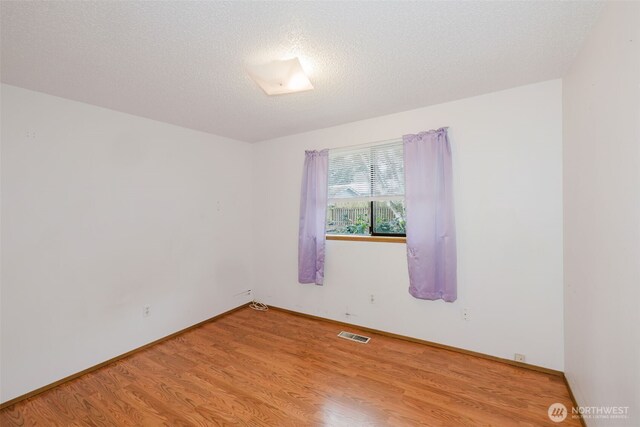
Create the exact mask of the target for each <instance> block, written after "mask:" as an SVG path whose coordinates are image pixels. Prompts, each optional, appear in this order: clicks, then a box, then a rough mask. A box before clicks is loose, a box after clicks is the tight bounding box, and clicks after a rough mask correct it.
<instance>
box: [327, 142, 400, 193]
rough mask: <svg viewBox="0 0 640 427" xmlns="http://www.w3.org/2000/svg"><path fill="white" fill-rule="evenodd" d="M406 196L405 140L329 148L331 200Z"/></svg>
mask: <svg viewBox="0 0 640 427" xmlns="http://www.w3.org/2000/svg"><path fill="white" fill-rule="evenodd" d="M403 196H404V160H403V146H402V140H397V141H393V142H389V143H384V144H379V145H372V146H367V147H353V148H344V149H336V150H330V151H329V201H336V200H345V199H349V200H352V201H364V200H367V201H368V200H391V199H398V198H402V197H403Z"/></svg>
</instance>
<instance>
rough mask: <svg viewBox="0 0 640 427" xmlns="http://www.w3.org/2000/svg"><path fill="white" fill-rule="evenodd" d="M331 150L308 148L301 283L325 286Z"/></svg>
mask: <svg viewBox="0 0 640 427" xmlns="http://www.w3.org/2000/svg"><path fill="white" fill-rule="evenodd" d="M328 171H329V152H328V151H327V150H322V151H306V152H305V159H304V171H303V172H302V191H301V196H300V229H299V233H298V282H300V283H315V284H316V285H322V282H323V280H324V243H325V231H326V230H325V229H326V216H327V187H328V182H327V180H328Z"/></svg>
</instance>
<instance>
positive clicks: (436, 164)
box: [402, 128, 457, 302]
mask: <svg viewBox="0 0 640 427" xmlns="http://www.w3.org/2000/svg"><path fill="white" fill-rule="evenodd" d="M402 139H403V141H404V173H405V203H406V210H407V260H408V263H409V283H410V286H409V293H410V294H411V295H413V296H414V297H416V298H421V299H428V300H436V299H443V300H445V301H448V302H453V301H455V300H456V297H457V292H456V287H457V286H456V233H455V224H454V217H453V188H452V181H453V180H452V173H451V146H450V145H449V137H448V136H447V128H441V129H438V130H431V131H428V132H421V133H419V134H417V135H405V136H403V137H402Z"/></svg>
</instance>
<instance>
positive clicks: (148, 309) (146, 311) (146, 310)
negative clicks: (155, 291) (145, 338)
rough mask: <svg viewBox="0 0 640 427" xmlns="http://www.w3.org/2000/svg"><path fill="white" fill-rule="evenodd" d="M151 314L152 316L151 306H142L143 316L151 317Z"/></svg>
mask: <svg viewBox="0 0 640 427" xmlns="http://www.w3.org/2000/svg"><path fill="white" fill-rule="evenodd" d="M149 316H151V306H150V305H145V306H144V307H142V317H149Z"/></svg>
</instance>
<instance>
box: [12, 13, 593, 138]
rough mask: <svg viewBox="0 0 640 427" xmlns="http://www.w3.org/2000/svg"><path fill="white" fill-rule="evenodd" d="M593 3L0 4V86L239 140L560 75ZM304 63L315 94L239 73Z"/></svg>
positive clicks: (580, 37) (589, 21)
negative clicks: (295, 60)
mask: <svg viewBox="0 0 640 427" xmlns="http://www.w3.org/2000/svg"><path fill="white" fill-rule="evenodd" d="M601 8H602V4H600V3H593V2H582V1H581V2H560V1H558V2H395V1H394V2H177V1H175V2H173V1H171V2H133V1H128V2H12V1H2V2H1V4H0V13H1V15H2V16H1V24H2V27H1V36H2V50H1V55H2V57H1V64H2V65H1V66H2V69H1V71H2V81H3V82H5V83H8V84H12V85H16V86H21V87H24V88H28V89H33V90H37V91H41V92H45V93H49V94H52V95H57V96H61V97H65V98H70V99H74V100H78V101H83V102H87V103H90V104H94V105H99V106H102V107H107V108H111V109H114V110H119V111H124V112H127V113H131V114H136V115H139V116H144V117H149V118H153V119H156V120H161V121H164V122H169V123H174V124H177V125H181V126H185V127H189V128H193V129H198V130H202V131H205V132H210V133H214V134H217V135H223V136H227V137H231V138H234V139H238V140H243V141H260V140H265V139H270V138H273V137H277V136H284V135H289V134H293V133H298V132H303V131H308V130H312V129H317V128H323V127H328V126H332V125H336V124H340V123H345V122H351V121H354V120H359V119H364V118H369V117H375V116H379V115H383V114H388V113H395V112H399V111H404V110H409V109H413V108H417V107H422V106H427V105H432V104H437V103H441V102H445V101H450V100H454V99H459V98H464V97H468V96H473V95H478V94H481V93H487V92H491V91H495V90H500V89H506V88H510V87H514V86H518V85H522V84H527V83H533V82H537V81H542V80H547V79H552V78H558V77H561V76H562V75H563V73H564V71H565V70H566V69H567V67H568V65H569V64H570V62H571V60H572V59H573V57H574V56H575V54H576V53H577V51H578V49H579V47H580V45H581V42H582V40H583V39H584V37H585V35H586V34H587V33H588V31H589V29H590V28H591V26H592V24H593V23H594V22H595V20H596V18H597V17H598V15H599V12H600V10H601ZM293 55H297V56H300V57H301V59H302V62H303V66H305V68H306V69H307V71H308V73H309V75H310V78H311V81H312V83H313V86H314V87H315V90H314V91H310V92H304V93H298V94H292V95H283V96H276V97H268V96H266V95H265V94H264V93H263V92H262V91H261V90H260V89H259V88H258V87H257V86H256V84H255V83H253V82H252V81H251V80H250V79H249V77H248V76H247V74H246V72H245V71H244V66H245V64H251V63H258V64H259V63H264V62H268V61H271V60H274V59H284V58H288V57H291V56H293Z"/></svg>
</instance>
